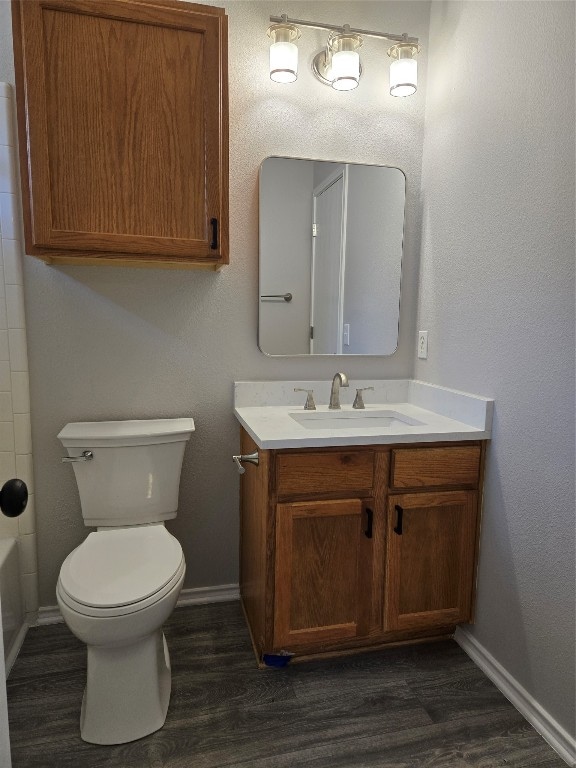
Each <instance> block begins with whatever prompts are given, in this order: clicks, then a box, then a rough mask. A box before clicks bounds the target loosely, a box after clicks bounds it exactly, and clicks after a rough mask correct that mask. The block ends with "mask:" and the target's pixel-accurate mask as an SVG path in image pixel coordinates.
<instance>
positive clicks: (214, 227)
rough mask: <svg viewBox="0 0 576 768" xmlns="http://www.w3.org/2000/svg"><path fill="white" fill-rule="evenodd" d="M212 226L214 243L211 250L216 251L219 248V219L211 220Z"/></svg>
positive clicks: (211, 244)
mask: <svg viewBox="0 0 576 768" xmlns="http://www.w3.org/2000/svg"><path fill="white" fill-rule="evenodd" d="M210 226H211V227H212V242H211V243H210V248H211V250H213V251H215V250H216V249H217V248H218V219H210Z"/></svg>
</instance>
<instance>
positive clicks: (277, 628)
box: [240, 430, 485, 660]
mask: <svg viewBox="0 0 576 768" xmlns="http://www.w3.org/2000/svg"><path fill="white" fill-rule="evenodd" d="M241 447H242V453H245V454H246V453H252V452H253V451H255V450H258V454H259V458H260V463H259V465H258V466H255V465H252V464H247V465H246V472H245V474H244V475H242V485H241V545H240V571H241V572H240V591H241V596H242V602H243V606H244V610H245V613H246V617H247V621H248V625H249V628H250V631H251V635H252V640H253V644H254V647H255V650H256V654H257V656H258V659H259V660H261V659H262V657H263V655H264V654H278V653H279V652H280V651H289V652H291V653H294V654H295V655H296V656H297V657H310V656H315V655H318V654H320V655H322V654H331V655H332V654H337V653H344V652H346V653H347V652H351V651H354V650H359V649H361V648H371V647H378V646H383V645H389V644H394V643H401V642H417V641H423V640H426V639H432V638H437V637H445V636H450V635H452V634H453V632H454V629H455V627H456V625H457V624H459V623H461V622H469V621H472V619H473V606H474V590H475V574H476V560H477V549H478V530H479V517H480V499H481V483H482V472H483V464H484V461H483V457H484V450H485V444H484V443H481V442H475V443H451V444H443V445H438V446H436V445H428V446H416V447H405V446H387V445H382V446H380V445H375V446H362V447H351V448H349V449H343V448H333V449H332V448H328V449H324V448H322V449H320V448H319V449H295V450H262V449H258V448H257V446H256V445H255V444H254V442H253V441H252V439H251V438H250V436H249V435H248V434H247V433H246V432H245V431H244V430H242V432H241Z"/></svg>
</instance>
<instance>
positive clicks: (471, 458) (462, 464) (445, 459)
mask: <svg viewBox="0 0 576 768" xmlns="http://www.w3.org/2000/svg"><path fill="white" fill-rule="evenodd" d="M480 456H481V449H480V446H479V445H458V446H447V447H444V446H443V447H438V448H399V449H396V450H394V451H392V479H391V483H390V485H391V486H392V488H429V487H435V486H444V487H450V486H467V487H469V488H476V487H477V486H478V478H479V472H480Z"/></svg>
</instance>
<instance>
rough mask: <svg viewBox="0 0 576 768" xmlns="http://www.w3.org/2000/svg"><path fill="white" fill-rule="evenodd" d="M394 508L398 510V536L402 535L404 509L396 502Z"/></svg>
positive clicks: (396, 530) (395, 530)
mask: <svg viewBox="0 0 576 768" xmlns="http://www.w3.org/2000/svg"><path fill="white" fill-rule="evenodd" d="M394 509H395V510H396V525H395V526H394V533H397V534H398V536H402V517H403V516H404V510H403V509H402V507H401V506H399V505H398V504H396V506H395V507H394Z"/></svg>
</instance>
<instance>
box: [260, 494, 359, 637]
mask: <svg viewBox="0 0 576 768" xmlns="http://www.w3.org/2000/svg"><path fill="white" fill-rule="evenodd" d="M372 518H373V504H372V501H371V500H362V499H358V498H353V499H339V500H334V501H314V502H295V503H291V504H278V505H277V507H276V557H275V589H274V647H275V648H276V649H278V650H280V649H282V648H286V649H290V648H296V647H298V646H302V645H309V644H311V643H316V642H318V643H320V642H325V643H331V642H334V641H338V640H347V639H350V638H355V637H358V636H361V635H363V634H366V633H367V631H368V627H367V624H368V615H369V611H370V600H369V596H370V587H369V580H370V578H371V575H370V574H371V571H372V551H373V547H372V541H373V539H372V538H371V534H372V530H371V527H372V522H373V521H372Z"/></svg>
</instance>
